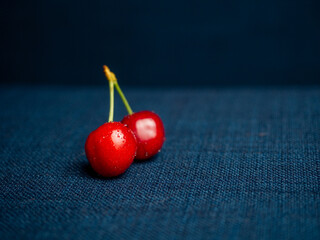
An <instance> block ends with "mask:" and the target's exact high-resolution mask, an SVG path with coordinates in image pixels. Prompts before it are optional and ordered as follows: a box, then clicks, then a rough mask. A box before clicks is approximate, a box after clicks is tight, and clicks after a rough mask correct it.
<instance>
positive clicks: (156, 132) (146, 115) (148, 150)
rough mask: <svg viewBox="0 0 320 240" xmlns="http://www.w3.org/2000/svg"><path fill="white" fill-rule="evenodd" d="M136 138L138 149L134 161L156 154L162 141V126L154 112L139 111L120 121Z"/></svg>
mask: <svg viewBox="0 0 320 240" xmlns="http://www.w3.org/2000/svg"><path fill="white" fill-rule="evenodd" d="M121 122H122V123H123V124H125V125H126V126H128V128H130V129H131V130H132V131H133V133H134V134H135V136H136V139H137V144H138V149H137V155H136V159H139V160H144V159H147V158H150V157H152V156H154V155H155V154H157V153H158V152H159V151H160V149H161V147H162V145H163V143H164V141H165V133H164V126H163V123H162V121H161V119H160V117H159V116H158V115H157V114H155V113H154V112H150V111H141V112H137V113H133V114H131V115H127V116H125V117H124V118H123V119H122V121H121Z"/></svg>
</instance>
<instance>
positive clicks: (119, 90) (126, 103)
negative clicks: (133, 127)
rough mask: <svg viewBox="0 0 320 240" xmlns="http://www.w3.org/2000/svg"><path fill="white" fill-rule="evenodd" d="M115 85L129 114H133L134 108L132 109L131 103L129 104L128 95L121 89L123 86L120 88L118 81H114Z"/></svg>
mask: <svg viewBox="0 0 320 240" xmlns="http://www.w3.org/2000/svg"><path fill="white" fill-rule="evenodd" d="M114 86H115V87H116V90H117V92H118V93H119V95H120V97H121V100H122V102H123V104H124V106H125V107H126V109H127V111H128V113H129V115H131V114H132V113H133V111H132V109H131V107H130V105H129V103H128V101H127V99H126V97H125V96H124V94H123V92H122V91H121V88H120V86H119V84H118V82H115V83H114Z"/></svg>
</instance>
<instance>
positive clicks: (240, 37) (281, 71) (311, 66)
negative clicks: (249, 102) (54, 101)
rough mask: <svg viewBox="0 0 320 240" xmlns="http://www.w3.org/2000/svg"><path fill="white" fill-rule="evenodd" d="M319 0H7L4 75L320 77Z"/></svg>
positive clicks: (248, 81) (256, 80)
mask: <svg viewBox="0 0 320 240" xmlns="http://www.w3.org/2000/svg"><path fill="white" fill-rule="evenodd" d="M319 12H320V2H319V1H317V0H283V1H278V0H263V1H252V0H251V1H249V0H244V1H235V0H221V1H190V0H189V1H186V0H184V1H172V0H171V1H167V0H162V1H147V0H140V1H139V0H134V1H133V0H132V1H129V0H124V1H118V0H114V1H103V0H100V1H99V0H96V1H83V0H77V1H74V0H69V1H65V0H63V1H62V0H55V1H42V0H31V1H22V0H18V1H8V0H7V1H4V2H2V3H1V8H0V17H1V23H2V24H1V25H2V27H1V28H2V30H1V35H2V36H1V57H0V61H1V62H0V65H1V69H0V70H1V73H2V74H1V81H4V82H5V83H28V84H30V83H41V84H103V83H105V81H106V80H105V79H104V77H103V74H102V64H107V65H109V66H110V67H111V69H112V70H113V71H114V72H115V73H116V74H117V76H118V78H119V79H120V80H121V83H122V84H123V85H124V84H127V85H142V84H144V85H147V86H148V85H149V86H150V85H172V86H173V85H174V86H185V85H188V86H191V85H195V84H198V85H200V86H201V85H274V84H277V85H278V84H280V85H286V84H315V83H317V81H318V80H319V79H320V44H319V43H320V14H319Z"/></svg>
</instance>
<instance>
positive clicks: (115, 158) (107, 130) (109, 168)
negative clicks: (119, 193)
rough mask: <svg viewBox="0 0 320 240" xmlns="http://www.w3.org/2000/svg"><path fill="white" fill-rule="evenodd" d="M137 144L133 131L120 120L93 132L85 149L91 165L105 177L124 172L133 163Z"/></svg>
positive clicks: (106, 124)
mask: <svg viewBox="0 0 320 240" xmlns="http://www.w3.org/2000/svg"><path fill="white" fill-rule="evenodd" d="M136 150H137V144H136V139H135V136H134V135H133V133H132V131H131V130H130V129H129V128H127V127H126V126H125V125H124V124H122V123H120V122H109V123H105V124H103V125H102V126H100V127H98V128H97V129H96V130H94V131H93V132H91V133H90V134H89V136H88V138H87V141H86V144H85V151H86V155H87V158H88V160H89V162H90V165H91V167H92V168H93V169H94V170H95V171H96V172H97V173H98V174H100V175H102V176H104V177H114V176H118V175H120V174H122V173H124V172H125V171H126V170H127V169H128V168H129V167H130V165H131V164H132V162H133V159H134V157H135V155H136Z"/></svg>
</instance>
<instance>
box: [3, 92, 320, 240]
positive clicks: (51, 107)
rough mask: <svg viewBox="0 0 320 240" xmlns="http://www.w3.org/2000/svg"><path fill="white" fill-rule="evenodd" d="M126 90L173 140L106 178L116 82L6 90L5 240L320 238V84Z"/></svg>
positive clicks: (118, 112) (119, 111)
mask: <svg viewBox="0 0 320 240" xmlns="http://www.w3.org/2000/svg"><path fill="white" fill-rule="evenodd" d="M124 90H125V91H126V92H127V93H128V94H127V95H128V99H129V100H130V102H132V105H133V107H134V110H136V111H138V110H143V109H150V110H151V109H153V110H155V111H156V112H157V113H158V114H159V115H160V116H161V117H162V119H163V121H164V124H165V127H166V134H167V140H166V143H165V145H164V147H163V150H162V151H161V153H160V154H158V155H157V156H156V157H155V158H154V159H152V160H150V161H148V162H142V163H134V164H133V165H132V166H131V168H130V169H129V170H128V171H127V172H126V173H125V174H124V175H122V176H121V177H119V178H115V179H101V178H99V177H98V176H96V175H95V174H94V173H93V171H92V170H91V168H90V167H89V165H88V162H87V160H86V157H85V154H84V143H85V140H86V137H87V135H88V134H89V132H90V131H92V130H94V129H95V128H97V127H98V126H99V125H100V124H102V123H103V122H104V120H105V119H107V113H108V109H107V106H108V92H107V89H106V88H96V87H92V88H81V87H78V88H74V87H35V88H23V87H20V88H19V87H10V88H1V90H0V100H1V101H0V109H1V111H0V120H1V125H0V134H1V135H0V139H1V140H0V239H297V240H298V239H299V240H301V239H312V240H313V239H319V238H320V228H319V226H320V211H319V207H320V189H319V184H320V152H319V149H320V148H319V146H320V145H319V139H320V135H319V133H320V107H319V106H320V89H319V88H313V89H311V88H299V89H298V88H283V89H276V88H269V89H255V88H243V89H232V88H230V89H216V90H204V89H202V90H200V89H198V90H197V89H196V90H192V91H191V90H186V89H184V90H183V89H158V90H155V89H139V90H138V89H124ZM120 106H121V105H120V102H119V99H118V98H117V99H116V120H120V119H121V116H122V115H123V114H125V111H124V108H123V107H122V106H121V107H120Z"/></svg>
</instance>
